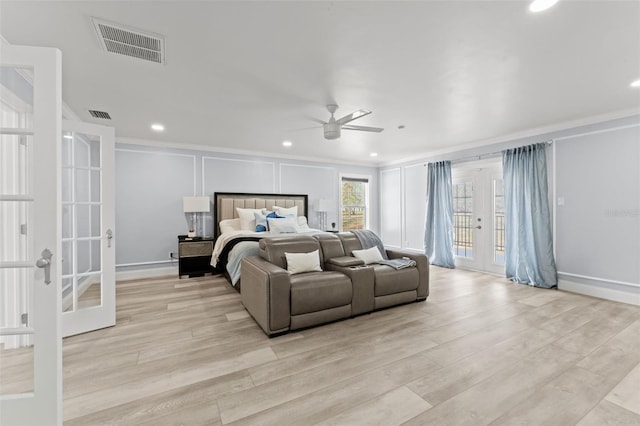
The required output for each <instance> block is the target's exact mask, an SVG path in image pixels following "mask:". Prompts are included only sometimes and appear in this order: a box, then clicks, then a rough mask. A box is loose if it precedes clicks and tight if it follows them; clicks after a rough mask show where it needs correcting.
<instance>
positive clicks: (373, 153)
mask: <svg viewBox="0 0 640 426" xmlns="http://www.w3.org/2000/svg"><path fill="white" fill-rule="evenodd" d="M369 155H370V156H372V157H377V156H378V153H377V152H372V153H371V154H369Z"/></svg>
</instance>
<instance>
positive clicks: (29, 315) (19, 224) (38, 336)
mask: <svg viewBox="0 0 640 426" xmlns="http://www.w3.org/2000/svg"><path fill="white" fill-rule="evenodd" d="M61 116H62V111H61V54H60V51H59V50H57V49H52V48H39V47H26V46H4V45H3V46H2V55H1V57H0V231H1V235H2V236H1V238H0V295H1V298H0V309H1V311H0V424H6V425H18V424H26V425H44V424H46V425H54V424H62V338H61V327H60V317H61V315H60V306H61V297H60V283H61V280H60V273H61V244H60V135H61V130H62V129H61Z"/></svg>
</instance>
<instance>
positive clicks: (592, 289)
mask: <svg viewBox="0 0 640 426" xmlns="http://www.w3.org/2000/svg"><path fill="white" fill-rule="evenodd" d="M558 289H559V290H564V291H570V292H572V293H579V294H584V295H586V296H593V297H599V298H601V299H607V300H613V301H615V302H622V303H628V304H631V305H638V306H640V290H639V289H638V288H636V287H626V288H625V289H624V290H623V289H621V288H612V286H610V285H607V283H597V284H595V283H594V284H587V283H580V282H575V281H569V280H566V279H560V280H558Z"/></svg>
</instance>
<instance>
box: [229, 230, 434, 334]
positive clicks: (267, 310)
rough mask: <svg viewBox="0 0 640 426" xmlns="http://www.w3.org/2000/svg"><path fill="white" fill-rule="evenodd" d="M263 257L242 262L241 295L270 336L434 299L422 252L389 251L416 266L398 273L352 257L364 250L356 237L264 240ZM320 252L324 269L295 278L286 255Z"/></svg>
mask: <svg viewBox="0 0 640 426" xmlns="http://www.w3.org/2000/svg"><path fill="white" fill-rule="evenodd" d="M259 245H260V256H259V257H258V256H252V257H246V258H245V259H243V260H242V289H241V297H242V303H243V304H244V306H245V308H246V309H247V311H248V312H249V313H250V314H251V316H252V317H253V318H254V319H255V321H256V322H257V323H258V324H259V325H260V327H262V329H263V330H264V332H265V333H266V334H267V335H269V336H273V335H277V334H281V333H285V332H288V331H290V330H297V329H301V328H306V327H311V326H315V325H319V324H324V323H327V322H331V321H336V320H340V319H344V318H349V317H353V316H356V315H361V314H365V313H368V312H372V311H374V310H377V309H382V308H387V307H390V306H394V305H399V304H404V303H410V302H415V301H424V300H426V298H427V296H428V295H429V261H428V259H427V257H426V256H425V255H423V254H416V253H411V252H407V251H403V250H386V254H387V256H388V257H389V258H390V259H394V258H408V259H412V260H413V261H415V266H412V267H408V268H404V269H394V268H392V267H390V266H386V265H379V264H369V265H365V264H364V261H362V260H360V259H357V258H355V257H353V256H352V253H353V250H360V249H362V245H361V243H360V240H359V239H358V238H357V237H356V236H355V235H354V234H352V233H341V234H337V235H334V234H329V235H327V234H322V235H316V236H301V235H296V236H287V237H277V238H269V239H262V240H260V243H259ZM315 250H318V251H319V256H320V265H321V267H322V271H315V272H304V273H299V274H290V273H289V272H288V271H287V265H286V257H285V253H309V252H313V251H315Z"/></svg>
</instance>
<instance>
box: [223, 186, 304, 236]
mask: <svg viewBox="0 0 640 426" xmlns="http://www.w3.org/2000/svg"><path fill="white" fill-rule="evenodd" d="M271 206H280V207H293V206H298V216H306V215H307V210H308V196H307V195H300V194H253V193H246V192H216V193H214V195H213V222H214V237H215V238H218V235H220V226H219V224H220V221H221V220H226V219H235V218H237V217H238V212H237V211H236V207H240V208H243V209H271Z"/></svg>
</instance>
